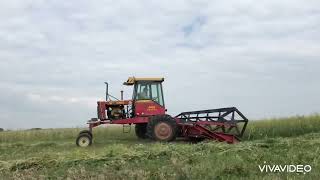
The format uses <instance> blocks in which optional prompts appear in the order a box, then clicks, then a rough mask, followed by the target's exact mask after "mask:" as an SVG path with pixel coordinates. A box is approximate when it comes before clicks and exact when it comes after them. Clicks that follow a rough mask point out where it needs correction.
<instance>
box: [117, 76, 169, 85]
mask: <svg viewBox="0 0 320 180" xmlns="http://www.w3.org/2000/svg"><path fill="white" fill-rule="evenodd" d="M138 81H150V82H163V81H164V78H163V77H161V78H150V77H149V78H136V77H129V78H128V80H127V81H126V82H124V83H123V84H124V85H127V86H131V85H134V84H135V83H136V82H138Z"/></svg>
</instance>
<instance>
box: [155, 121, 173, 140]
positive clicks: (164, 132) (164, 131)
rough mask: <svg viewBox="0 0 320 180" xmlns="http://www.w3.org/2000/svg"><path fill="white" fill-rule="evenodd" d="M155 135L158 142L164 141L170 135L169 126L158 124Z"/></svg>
mask: <svg viewBox="0 0 320 180" xmlns="http://www.w3.org/2000/svg"><path fill="white" fill-rule="evenodd" d="M155 135H156V136H157V137H158V138H159V139H160V140H165V139H167V138H169V137H170V136H171V135H172V129H171V126H170V125H168V124H167V123H159V124H157V125H156V126H155Z"/></svg>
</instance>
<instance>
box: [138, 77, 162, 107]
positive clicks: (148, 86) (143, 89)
mask: <svg viewBox="0 0 320 180" xmlns="http://www.w3.org/2000/svg"><path fill="white" fill-rule="evenodd" d="M134 99H135V100H153V101H154V102H156V103H158V104H160V105H161V106H164V101H163V93H162V86H161V83H155V82H151V83H149V82H148V83H143V82H140V83H137V84H136V86H135V93H134Z"/></svg>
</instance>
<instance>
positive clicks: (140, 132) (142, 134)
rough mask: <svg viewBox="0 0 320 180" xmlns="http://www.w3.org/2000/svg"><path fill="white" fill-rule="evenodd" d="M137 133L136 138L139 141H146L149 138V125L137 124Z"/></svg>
mask: <svg viewBox="0 0 320 180" xmlns="http://www.w3.org/2000/svg"><path fill="white" fill-rule="evenodd" d="M135 132H136V136H137V137H138V138H139V139H146V138H148V136H147V124H146V123H143V124H136V126H135Z"/></svg>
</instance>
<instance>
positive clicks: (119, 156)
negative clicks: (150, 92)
mask: <svg viewBox="0 0 320 180" xmlns="http://www.w3.org/2000/svg"><path fill="white" fill-rule="evenodd" d="M79 131H80V129H46V130H25V131H5V132H0V178H1V179H139V180H140V179H183V180H184V179H319V178H320V159H319V154H320V116H319V115H313V116H307V117H292V118H287V119H270V120H264V121H250V122H249V126H248V128H247V131H246V134H245V136H244V137H243V141H242V142H241V143H238V144H233V145H230V144H225V143H217V142H211V141H204V142H201V143H198V144H191V143H188V142H185V141H181V140H180V141H179V140H178V141H175V142H172V143H155V142H151V141H148V140H138V139H137V138H136V137H135V135H134V132H133V131H134V128H132V131H131V132H130V133H126V134H123V133H122V127H108V128H97V129H95V130H94V135H93V136H94V143H93V145H92V146H91V147H88V148H78V147H77V146H76V145H75V138H76V137H77V134H78V132H79ZM264 162H267V164H270V165H272V164H279V165H286V164H294V165H298V164H309V165H311V166H312V171H311V172H309V173H306V174H302V173H261V172H260V170H259V168H258V165H263V164H264Z"/></svg>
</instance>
